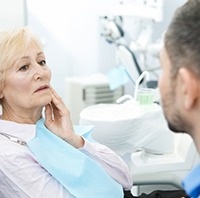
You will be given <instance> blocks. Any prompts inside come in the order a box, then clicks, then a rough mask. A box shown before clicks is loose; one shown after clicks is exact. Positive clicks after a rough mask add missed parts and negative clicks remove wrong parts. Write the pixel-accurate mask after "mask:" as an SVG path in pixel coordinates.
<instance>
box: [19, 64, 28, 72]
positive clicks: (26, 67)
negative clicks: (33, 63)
mask: <svg viewBox="0 0 200 198" xmlns="http://www.w3.org/2000/svg"><path fill="white" fill-rule="evenodd" d="M27 69H28V65H24V66H22V67H20V68H19V71H26V70H27Z"/></svg>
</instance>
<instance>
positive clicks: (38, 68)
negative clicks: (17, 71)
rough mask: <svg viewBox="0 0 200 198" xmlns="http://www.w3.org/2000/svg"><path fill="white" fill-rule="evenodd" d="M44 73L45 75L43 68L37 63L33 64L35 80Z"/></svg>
mask: <svg viewBox="0 0 200 198" xmlns="http://www.w3.org/2000/svg"><path fill="white" fill-rule="evenodd" d="M44 75H45V70H44V68H43V67H42V66H41V65H39V64H35V66H34V78H35V80H38V79H41V78H43V77H44Z"/></svg>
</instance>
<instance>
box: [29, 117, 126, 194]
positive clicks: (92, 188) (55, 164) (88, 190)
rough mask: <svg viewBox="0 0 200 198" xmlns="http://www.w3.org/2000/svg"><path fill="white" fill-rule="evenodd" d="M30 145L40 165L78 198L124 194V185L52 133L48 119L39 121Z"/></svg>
mask: <svg viewBox="0 0 200 198" xmlns="http://www.w3.org/2000/svg"><path fill="white" fill-rule="evenodd" d="M75 130H76V128H75ZM88 133H89V132H88ZM87 135H88V134H87ZM27 145H28V147H29V148H30V150H31V151H32V153H33V154H34V155H35V157H36V159H37V161H38V162H39V164H40V165H41V166H43V167H44V168H45V169H46V170H47V171H48V172H49V173H50V174H51V175H52V176H53V177H54V178H55V179H56V180H57V181H59V182H60V183H61V184H62V185H63V186H64V187H65V188H66V189H67V190H68V191H69V192H70V193H71V194H72V195H74V196H75V197H77V198H90V197H91V198H94V197H95V198H122V197H123V189H122V186H121V185H120V184H118V183H117V182H116V181H115V180H114V179H113V178H112V177H110V176H109V175H108V174H107V173H106V172H105V171H104V169H103V168H102V167H101V166H100V165H99V164H98V163H97V162H95V161H94V160H92V159H91V158H89V157H88V156H87V155H85V154H84V153H82V152H81V151H79V150H78V149H76V148H74V147H72V146H71V145H70V144H68V143H67V142H65V141H63V140H62V139H61V138H59V137H57V136H56V135H54V134H53V133H52V132H50V131H49V130H48V129H47V128H46V127H45V125H44V119H40V120H39V121H38V122H37V123H36V136H35V138H33V139H32V140H30V141H29V142H27Z"/></svg>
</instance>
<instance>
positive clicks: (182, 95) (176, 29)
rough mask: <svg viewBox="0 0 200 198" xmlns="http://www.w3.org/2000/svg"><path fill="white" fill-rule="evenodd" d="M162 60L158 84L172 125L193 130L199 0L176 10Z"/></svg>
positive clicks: (199, 87)
mask: <svg viewBox="0 0 200 198" xmlns="http://www.w3.org/2000/svg"><path fill="white" fill-rule="evenodd" d="M160 60H161V66H162V70H163V71H162V74H161V78H160V80H159V88H160V93H161V99H162V105H163V109H164V113H165V116H166V118H167V121H168V124H169V128H170V129H171V130H173V131H176V132H188V133H190V134H191V133H192V131H193V130H194V123H193V121H195V118H194V119H193V120H192V118H191V116H194V115H195V111H196V112H197V111H200V109H197V108H198V107H200V106H198V105H200V101H199V100H200V0H191V1H188V2H187V3H186V4H184V5H183V6H182V7H180V8H179V9H178V10H177V11H176V13H175V15H174V17H173V19H172V21H171V24H170V25H169V28H168V30H167V32H166V34H165V38H164V47H163V49H162V51H161V54H160ZM190 118H191V119H190ZM191 135H192V134H191Z"/></svg>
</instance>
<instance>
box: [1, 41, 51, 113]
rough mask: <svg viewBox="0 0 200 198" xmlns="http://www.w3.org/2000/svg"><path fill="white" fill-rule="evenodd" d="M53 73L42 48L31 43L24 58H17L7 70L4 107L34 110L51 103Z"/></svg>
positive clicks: (2, 96)
mask: <svg viewBox="0 0 200 198" xmlns="http://www.w3.org/2000/svg"><path fill="white" fill-rule="evenodd" d="M50 79H51V72H50V69H49V68H48V66H47V65H46V60H45V56H44V54H43V52H42V51H41V48H40V47H39V46H38V45H37V44H36V43H35V42H31V43H30V45H29V46H28V47H27V50H26V51H25V54H24V56H22V57H17V58H16V60H15V63H14V65H13V66H12V67H11V68H10V69H8V70H7V72H6V78H5V86H4V89H3V90H2V91H1V92H0V97H1V98H2V99H3V100H2V103H3V107H4V108H7V109H9V110H11V111H15V110H22V111H23V110H34V109H37V108H40V109H41V107H43V106H44V105H46V104H48V103H49V102H50V101H51V91H50Z"/></svg>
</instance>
